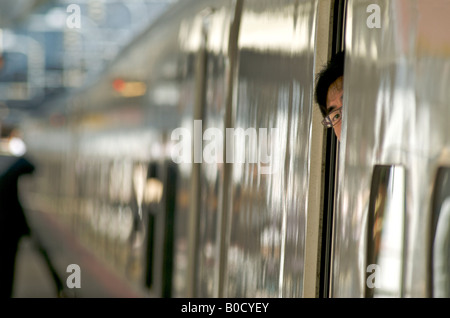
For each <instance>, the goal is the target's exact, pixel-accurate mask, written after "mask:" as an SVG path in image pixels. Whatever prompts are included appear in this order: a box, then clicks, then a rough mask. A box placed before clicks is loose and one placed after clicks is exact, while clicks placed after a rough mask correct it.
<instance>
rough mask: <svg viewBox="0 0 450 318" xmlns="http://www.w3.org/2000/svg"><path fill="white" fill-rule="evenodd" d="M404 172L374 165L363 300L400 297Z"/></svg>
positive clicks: (400, 169) (391, 167)
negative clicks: (365, 298) (367, 298)
mask: <svg viewBox="0 0 450 318" xmlns="http://www.w3.org/2000/svg"><path fill="white" fill-rule="evenodd" d="M405 190H406V170H405V168H404V167H402V166H391V165H376V166H375V167H374V169H373V175H372V187H371V193H370V203H369V214H368V231H367V233H368V234H367V258H366V260H367V262H366V272H367V277H366V297H400V296H401V295H402V282H403V279H402V275H403V266H404V265H403V253H404V248H403V246H404V241H405V239H404V222H405V211H406V210H405V196H406V195H405Z"/></svg>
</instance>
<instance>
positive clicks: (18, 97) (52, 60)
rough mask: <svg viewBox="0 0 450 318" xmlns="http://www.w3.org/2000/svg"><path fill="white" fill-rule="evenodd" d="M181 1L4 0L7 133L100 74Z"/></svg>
mask: <svg viewBox="0 0 450 318" xmlns="http://www.w3.org/2000/svg"><path fill="white" fill-rule="evenodd" d="M174 2H176V0H75V1H74V0H4V1H1V3H0V125H2V126H4V127H5V128H4V129H2V136H4V135H5V134H7V132H8V130H9V128H8V127H9V126H11V125H14V124H15V123H16V122H17V121H18V120H19V119H20V117H21V116H22V115H23V114H24V113H27V114H33V113H35V112H39V108H40V105H43V104H45V101H46V100H48V99H50V98H52V97H54V96H55V95H57V94H59V93H62V92H64V91H67V90H70V89H74V88H77V87H80V86H81V85H82V84H83V83H85V82H86V81H87V79H88V78H91V79H92V78H95V75H96V74H98V73H100V72H101V71H102V69H104V68H105V66H106V65H108V63H110V62H111V61H112V60H113V59H114V57H115V56H116V55H117V54H118V52H120V50H121V49H122V48H123V47H125V46H126V45H127V44H128V43H129V42H130V41H131V40H132V39H133V38H134V37H136V36H137V35H139V34H140V33H141V32H142V31H143V30H144V29H145V28H146V27H148V26H149V25H150V24H151V23H152V22H153V21H154V20H155V19H156V18H157V17H158V16H159V15H160V14H161V13H163V12H164V11H165V10H166V9H167V8H168V7H169V6H170V5H171V4H173V3H174Z"/></svg>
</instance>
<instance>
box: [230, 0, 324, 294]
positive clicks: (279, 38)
mask: <svg viewBox="0 0 450 318" xmlns="http://www.w3.org/2000/svg"><path fill="white" fill-rule="evenodd" d="M316 13H317V1H290V0H277V1H261V0H247V1H244V5H243V11H242V20H241V25H240V32H239V41H238V50H239V51H238V59H239V69H238V73H237V82H236V85H237V91H236V93H235V104H234V109H233V114H232V120H233V127H234V128H242V129H243V130H247V129H249V128H255V129H257V131H259V133H258V135H257V137H258V138H259V139H258V141H256V142H255V140H254V139H253V142H252V141H251V137H248V138H246V142H245V143H235V145H234V153H238V154H244V155H245V158H246V161H245V163H235V164H234V165H233V174H232V175H233V177H232V181H231V182H232V183H231V184H230V186H232V202H233V205H232V206H231V207H230V211H229V213H230V215H229V224H228V228H229V238H228V239H229V242H228V246H227V249H228V258H227V272H226V275H225V287H224V288H225V293H224V296H225V297H226V296H228V295H229V296H235V297H301V296H302V295H303V281H304V255H305V234H306V217H307V211H308V210H307V208H308V207H307V197H308V186H309V164H310V162H309V160H310V153H309V149H310V139H311V114H312V90H313V84H314V47H315V34H316V33H315V32H316V23H317V15H316ZM272 128H277V129H278V133H275V134H267V136H268V137H267V138H268V139H267V140H266V141H267V142H268V145H269V147H268V149H263V148H264V147H263V146H262V144H261V142H260V141H261V138H263V137H264V136H263V134H262V133H261V130H259V129H267V130H268V131H271V130H270V129H272ZM263 151H266V154H267V155H268V156H270V158H269V159H270V160H268V161H266V162H262V161H259V162H257V163H251V162H250V158H259V156H260V154H261V153H263ZM249 162H250V163H249ZM268 164H269V165H271V167H270V166H268ZM267 168H268V169H269V170H266V173H264V169H267ZM267 171H269V173H267Z"/></svg>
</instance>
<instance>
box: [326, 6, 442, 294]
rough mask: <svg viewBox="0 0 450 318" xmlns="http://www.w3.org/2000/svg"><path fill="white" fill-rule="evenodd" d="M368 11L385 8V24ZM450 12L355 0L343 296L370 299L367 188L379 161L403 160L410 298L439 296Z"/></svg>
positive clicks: (342, 179) (338, 223)
mask: <svg viewBox="0 0 450 318" xmlns="http://www.w3.org/2000/svg"><path fill="white" fill-rule="evenodd" d="M369 5H371V6H373V5H375V6H377V8H379V16H378V18H379V20H378V21H379V24H378V23H375V22H377V21H376V20H373V19H376V16H371V14H376V13H374V12H376V11H377V10H375V11H374V10H372V11H371V10H368V7H369ZM372 8H373V7H372ZM449 10H450V3H449V2H448V1H443V0H442V1H441V0H437V1H424V0H418V1H380V0H378V1H362V0H351V1H349V2H348V11H347V26H346V32H347V34H346V51H347V60H346V65H345V75H344V82H345V83H344V105H345V107H344V111H343V118H344V120H343V124H342V142H341V148H340V162H339V184H338V194H337V211H336V217H335V224H334V251H333V264H332V266H333V273H332V282H331V283H332V292H331V295H332V296H334V297H362V296H364V290H365V288H366V286H365V284H366V280H365V273H366V269H367V268H366V267H367V264H365V263H366V262H365V257H364V256H365V255H366V245H365V241H366V240H365V238H366V234H367V232H366V231H367V213H368V202H369V191H368V189H370V182H371V175H372V169H373V166H374V165H375V164H383V165H392V164H396V165H397V164H400V165H402V166H404V167H405V168H406V169H407V171H408V179H407V183H406V201H407V203H406V218H405V222H404V229H405V232H406V246H405V258H404V260H403V261H404V262H405V269H404V270H405V272H404V282H403V286H404V296H405V297H426V296H427V295H429V293H430V290H429V288H428V283H427V282H428V277H429V275H430V273H429V271H428V264H427V259H428V258H427V254H428V243H427V241H428V239H427V238H428V234H429V227H428V226H427V225H428V224H429V218H430V215H429V211H430V204H431V194H430V193H431V191H430V189H431V188H432V185H433V181H434V180H433V178H434V171H435V169H436V167H437V164H438V161H439V160H448V149H449V148H450V130H449V129H450V126H449V125H448V118H450V109H449V107H448V100H449V98H450V95H449V93H450V90H448V83H449V81H450V71H449V70H450V51H449V47H450V33H448V32H447V30H448V29H449V27H450V22H449V20H448V18H447V16H446V14H445V12H449ZM369 22H370V23H369ZM372 22H373V23H372ZM377 24H378V25H379V28H378V27H377Z"/></svg>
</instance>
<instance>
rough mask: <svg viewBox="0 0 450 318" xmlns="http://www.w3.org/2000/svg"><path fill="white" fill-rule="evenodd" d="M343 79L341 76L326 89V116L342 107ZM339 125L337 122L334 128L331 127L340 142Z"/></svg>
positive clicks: (340, 122)
mask: <svg viewBox="0 0 450 318" xmlns="http://www.w3.org/2000/svg"><path fill="white" fill-rule="evenodd" d="M343 79H344V78H343V77H342V76H341V77H339V78H338V79H337V80H335V81H334V82H333V83H332V84H331V85H330V87H329V88H328V93H327V115H329V114H331V113H332V112H333V111H335V110H336V109H338V108H341V107H342V105H343V95H344V80H343ZM341 125H342V121H339V122H338V123H337V124H336V125H335V126H333V129H334V133H335V134H336V137H337V139H338V140H339V141H340V140H341Z"/></svg>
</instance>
